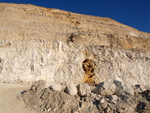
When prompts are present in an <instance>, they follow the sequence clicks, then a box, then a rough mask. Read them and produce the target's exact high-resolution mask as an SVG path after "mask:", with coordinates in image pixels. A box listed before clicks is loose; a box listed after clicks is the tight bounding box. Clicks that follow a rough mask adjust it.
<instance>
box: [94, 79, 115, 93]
mask: <svg viewBox="0 0 150 113" xmlns="http://www.w3.org/2000/svg"><path fill="white" fill-rule="evenodd" d="M115 91H116V85H115V84H114V83H113V82H102V83H100V84H98V86H97V88H96V93H98V94H101V95H113V94H114V93H115Z"/></svg>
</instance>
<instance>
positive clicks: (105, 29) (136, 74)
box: [0, 3, 150, 87]
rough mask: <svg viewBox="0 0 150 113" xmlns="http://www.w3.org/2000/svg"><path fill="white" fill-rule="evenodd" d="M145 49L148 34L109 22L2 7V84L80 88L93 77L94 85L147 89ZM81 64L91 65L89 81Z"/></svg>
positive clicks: (149, 59)
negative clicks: (111, 83)
mask: <svg viewBox="0 0 150 113" xmlns="http://www.w3.org/2000/svg"><path fill="white" fill-rule="evenodd" d="M149 49H150V34H149V33H144V32H140V31H138V30H136V29H134V28H131V27H129V26H126V25H123V24H120V23H118V22H116V21H115V20H112V19H109V18H102V17H95V16H88V15H81V14H75V13H71V12H67V11H62V10H58V9H50V8H43V7H38V6H33V5H24V4H19V5H18V4H5V3H0V57H1V60H0V72H1V73H0V81H1V82H13V83H14V82H33V81H36V80H39V79H43V80H47V82H53V81H54V82H58V83H64V82H68V81H73V82H74V83H75V84H78V83H82V82H85V81H88V82H90V81H91V82H93V77H95V78H96V83H100V82H103V81H113V80H119V81H122V84H123V85H124V86H126V84H127V83H128V84H131V85H135V84H143V86H147V87H148V86H149V85H150V81H149V80H150V71H149V69H150V51H149ZM84 61H90V62H93V63H94V68H92V66H93V65H91V63H89V64H88V65H87V69H88V70H89V72H90V74H89V72H88V75H87V72H85V69H84V66H83V64H85V62H84ZM90 69H91V70H90ZM93 69H94V70H93ZM92 70H93V71H92ZM92 74H93V75H92ZM91 75H92V77H91ZM90 77H91V78H90ZM87 79H88V80H87Z"/></svg>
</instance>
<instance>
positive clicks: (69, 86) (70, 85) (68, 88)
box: [65, 83, 77, 95]
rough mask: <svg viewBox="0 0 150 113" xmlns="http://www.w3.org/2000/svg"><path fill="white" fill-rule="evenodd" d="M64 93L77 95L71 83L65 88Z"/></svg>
mask: <svg viewBox="0 0 150 113" xmlns="http://www.w3.org/2000/svg"><path fill="white" fill-rule="evenodd" d="M65 92H66V93H67V94H70V95H77V88H76V86H75V85H74V84H73V83H69V84H68V85H67V86H66V88H65Z"/></svg>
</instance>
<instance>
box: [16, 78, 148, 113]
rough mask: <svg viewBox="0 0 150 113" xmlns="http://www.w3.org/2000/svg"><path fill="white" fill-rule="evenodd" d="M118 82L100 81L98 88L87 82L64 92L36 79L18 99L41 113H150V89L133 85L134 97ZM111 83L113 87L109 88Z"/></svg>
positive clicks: (70, 85) (67, 88)
mask: <svg viewBox="0 0 150 113" xmlns="http://www.w3.org/2000/svg"><path fill="white" fill-rule="evenodd" d="M117 82H118V84H117ZM117 82H116V81H114V83H113V82H102V83H100V84H98V85H97V86H88V84H86V83H82V84H78V86H75V85H74V84H73V83H69V84H67V85H66V87H65V89H63V88H62V90H60V88H58V90H57V89H55V88H52V87H51V86H49V87H46V88H45V83H46V82H45V81H43V80H39V81H36V82H35V83H33V85H32V86H31V89H29V90H27V91H23V92H21V93H20V95H18V99H19V100H21V101H24V102H25V103H26V104H27V105H28V106H30V107H31V108H32V109H34V110H36V111H37V112H40V113H41V112H44V113H137V112H139V113H149V112H150V90H147V89H146V88H145V89H144V87H141V86H140V85H135V86H133V92H134V94H131V93H128V92H126V91H124V89H123V87H121V83H120V82H119V81H117ZM119 83H120V85H119ZM110 84H112V87H110V88H108V86H109V85H110ZM113 85H114V86H113ZM53 86H55V85H53ZM59 86H61V85H60V84H59ZM71 88H72V89H71ZM111 88H115V90H114V89H112V90H111ZM119 91H120V92H119Z"/></svg>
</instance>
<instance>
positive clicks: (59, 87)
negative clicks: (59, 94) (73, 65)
mask: <svg viewBox="0 0 150 113" xmlns="http://www.w3.org/2000/svg"><path fill="white" fill-rule="evenodd" d="M50 88H51V89H52V90H56V91H61V90H62V87H61V85H60V84H56V83H54V84H52V85H51V86H50Z"/></svg>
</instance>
